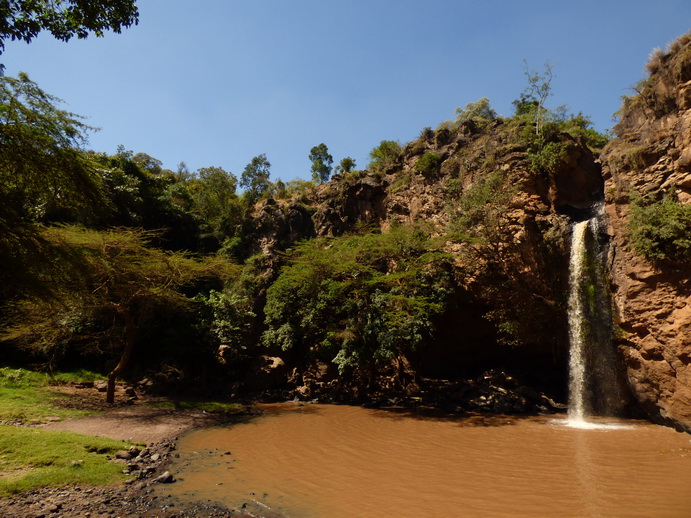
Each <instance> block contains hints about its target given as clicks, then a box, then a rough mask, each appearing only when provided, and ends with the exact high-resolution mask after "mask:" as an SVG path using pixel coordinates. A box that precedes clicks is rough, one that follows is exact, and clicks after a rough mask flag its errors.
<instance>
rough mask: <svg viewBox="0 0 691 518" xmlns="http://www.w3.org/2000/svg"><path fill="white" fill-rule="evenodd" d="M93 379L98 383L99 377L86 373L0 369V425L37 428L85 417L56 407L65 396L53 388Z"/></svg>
mask: <svg viewBox="0 0 691 518" xmlns="http://www.w3.org/2000/svg"><path fill="white" fill-rule="evenodd" d="M96 379H102V377H101V376H99V375H98V374H95V373H93V372H89V371H75V372H70V373H56V374H53V375H49V374H46V373H40V372H34V371H30V370H27V369H12V368H9V367H2V368H0V422H3V423H20V424H39V423H43V422H46V421H54V420H61V419H66V418H69V417H82V416H85V415H87V414H89V413H90V412H89V411H86V410H81V409H77V408H69V407H67V406H65V405H64V404H60V400H65V399H66V396H65V395H64V394H61V393H60V392H59V391H58V390H57V386H59V385H61V384H63V385H64V384H67V383H75V382H79V381H94V380H96Z"/></svg>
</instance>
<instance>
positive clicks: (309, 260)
mask: <svg viewBox="0 0 691 518" xmlns="http://www.w3.org/2000/svg"><path fill="white" fill-rule="evenodd" d="M450 261H451V258H450V257H448V256H447V255H446V254H445V253H443V252H442V251H441V250H440V249H439V245H438V244H436V243H435V242H434V240H432V239H431V238H430V237H429V236H428V235H427V234H426V233H425V232H423V231H422V230H420V229H416V228H408V227H398V228H394V229H392V230H391V232H389V233H386V234H364V235H350V236H344V237H340V238H332V239H316V240H312V241H308V242H305V243H303V244H301V245H300V246H299V247H297V248H296V249H295V251H294V252H293V253H292V254H291V255H290V256H289V264H288V265H287V266H285V267H284V268H283V269H282V270H281V273H280V275H279V277H278V278H277V279H276V281H275V282H274V283H273V284H272V285H271V286H270V287H269V289H268V290H267V301H266V307H265V315H266V325H267V330H266V332H265V333H264V335H263V342H264V343H265V344H266V345H278V346H281V347H282V348H283V349H285V350H289V349H296V350H299V351H301V353H302V354H304V355H307V356H309V355H315V356H318V357H321V358H323V359H325V360H327V361H328V360H331V361H333V362H335V363H336V364H337V365H338V366H339V369H340V370H341V371H342V372H344V371H353V370H354V371H356V372H360V373H362V372H365V373H371V371H372V369H374V368H375V367H376V366H377V365H378V364H381V363H383V362H387V361H390V360H391V359H393V358H396V357H399V356H405V355H406V354H409V353H410V352H411V351H413V350H415V349H416V348H418V347H419V346H421V345H422V344H423V343H424V341H425V339H427V338H428V337H429V336H430V334H431V333H432V331H433V328H432V323H431V321H432V318H433V317H434V316H436V315H439V314H440V313H442V312H443V310H444V308H445V304H446V303H447V297H448V295H449V292H450V290H451V289H452V287H451V285H452V282H451V276H450V273H449V264H450Z"/></svg>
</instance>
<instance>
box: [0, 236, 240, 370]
mask: <svg viewBox="0 0 691 518" xmlns="http://www.w3.org/2000/svg"><path fill="white" fill-rule="evenodd" d="M151 236H152V234H151V233H147V232H143V231H135V230H123V229H121V230H117V231H116V230H111V231H101V232H98V231H95V230H86V229H81V228H78V227H50V228H47V229H45V230H44V231H43V232H42V238H43V239H44V240H45V241H46V242H48V243H51V244H52V246H53V248H54V249H55V250H57V251H58V252H56V255H55V258H56V259H55V262H54V263H53V264H52V265H51V266H52V268H51V269H50V270H46V271H44V272H43V277H42V280H43V283H44V284H47V285H49V286H50V289H51V295H52V296H51V297H50V298H48V297H45V296H38V297H27V298H26V299H25V300H23V301H17V302H15V304H14V305H13V311H12V313H11V315H8V319H9V323H8V324H7V325H6V326H5V327H4V329H2V333H0V335H1V337H2V338H3V339H5V340H12V341H13V342H14V343H15V344H17V345H18V346H22V347H24V348H25V349H26V351H27V355H33V356H37V357H40V358H41V359H42V360H43V361H46V362H49V363H50V364H53V363H55V362H58V361H59V360H61V358H62V357H63V356H64V355H65V354H68V353H69V350H70V344H71V343H73V342H74V341H75V339H77V338H78V337H82V338H88V340H86V342H87V343H95V344H98V343H103V342H106V343H108V342H110V343H112V344H114V345H120V346H121V347H123V350H124V351H128V350H129V351H130V352H131V349H132V347H133V346H134V343H135V342H136V341H137V337H138V336H139V334H140V333H141V332H142V330H143V329H145V328H147V327H150V326H152V325H153V324H154V323H155V322H157V321H158V320H163V319H164V317H165V316H166V315H170V314H177V315H180V314H184V313H185V312H191V311H192V308H191V305H192V302H191V296H193V295H194V294H195V293H196V291H195V288H196V287H197V286H199V285H200V284H202V285H203V283H205V282H211V281H212V280H214V279H219V278H220V279H223V278H227V277H229V276H232V275H233V274H234V273H237V269H236V267H234V266H233V265H232V264H231V263H229V262H228V261H227V260H222V259H221V258H214V257H207V258H205V259H202V260H195V259H192V258H190V257H188V256H186V255H185V254H182V253H172V252H164V251H162V250H159V249H156V248H153V247H151V246H149V245H148V242H147V241H148V239H149V238H150V237H151ZM190 292H191V293H190ZM178 318H179V316H178ZM123 331H125V332H124V333H123ZM159 334H162V333H159ZM157 338H159V337H157Z"/></svg>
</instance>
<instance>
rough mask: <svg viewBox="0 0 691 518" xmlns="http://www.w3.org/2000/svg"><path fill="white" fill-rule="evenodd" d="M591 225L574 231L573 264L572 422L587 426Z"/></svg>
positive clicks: (581, 225) (583, 223)
mask: <svg viewBox="0 0 691 518" xmlns="http://www.w3.org/2000/svg"><path fill="white" fill-rule="evenodd" d="M589 224H590V221H581V222H579V223H576V224H575V225H574V227H573V233H572V237H571V257H570V261H569V311H568V317H569V319H568V323H569V351H570V352H569V420H570V421H575V422H583V421H584V417H585V389H586V379H585V376H586V372H585V371H586V358H585V352H586V351H585V347H586V344H585V341H586V332H585V325H586V321H585V319H586V312H585V310H584V307H583V302H584V297H583V288H584V286H583V278H584V275H583V273H584V268H585V262H586V258H587V251H588V250H587V247H586V233H587V231H588V227H589Z"/></svg>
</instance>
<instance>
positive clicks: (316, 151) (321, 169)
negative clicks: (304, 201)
mask: <svg viewBox="0 0 691 518" xmlns="http://www.w3.org/2000/svg"><path fill="white" fill-rule="evenodd" d="M309 159H310V162H312V168H311V169H310V171H311V172H312V181H313V182H314V183H324V182H328V181H329V177H330V176H331V164H333V161H334V159H333V157H332V156H331V155H330V154H329V148H327V147H326V144H324V143H323V142H322V143H321V144H319V145H318V146H314V147H313V148H312V149H310V154H309Z"/></svg>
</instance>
